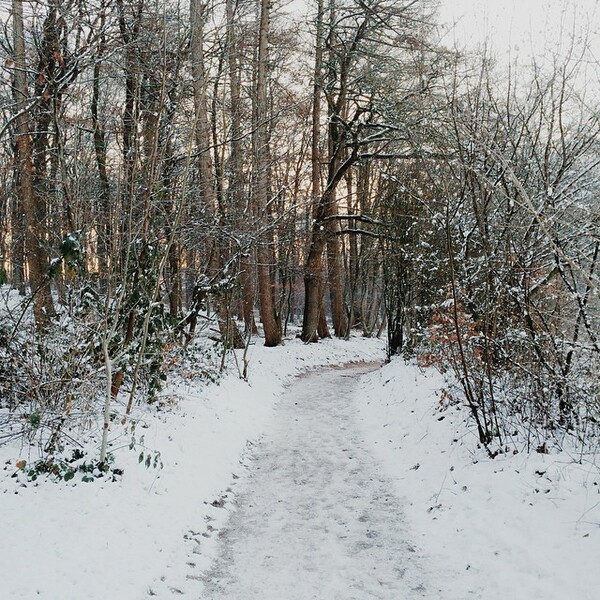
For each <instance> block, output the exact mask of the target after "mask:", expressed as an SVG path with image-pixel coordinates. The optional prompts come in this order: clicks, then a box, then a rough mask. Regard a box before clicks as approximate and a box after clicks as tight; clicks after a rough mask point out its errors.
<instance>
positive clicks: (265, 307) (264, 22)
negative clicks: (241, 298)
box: [254, 0, 282, 346]
mask: <svg viewBox="0 0 600 600" xmlns="http://www.w3.org/2000/svg"><path fill="white" fill-rule="evenodd" d="M269 2H270V0H261V3H260V22H259V29H258V56H257V66H256V89H255V93H254V102H255V106H254V114H255V119H256V123H255V128H254V131H255V156H254V166H255V169H254V173H255V182H254V202H255V207H256V216H257V218H258V219H259V222H260V221H264V220H265V219H267V218H268V207H267V203H268V195H269V160H268V158H269V129H268V123H267V117H268V114H267V108H268V104H267V68H268V65H267V61H268V50H269V17H270V4H269ZM259 238H262V239H258V240H257V241H258V248H257V250H256V258H257V262H258V264H257V274H258V297H259V304H260V318H261V321H262V324H263V328H264V332H265V346H277V345H279V344H280V343H281V338H282V335H281V324H280V322H279V316H278V315H277V312H276V309H275V306H276V303H275V284H274V282H273V279H272V276H271V264H272V261H273V249H272V245H271V244H270V243H269V242H270V241H271V240H272V235H268V234H267V233H263V234H262V235H260V234H259Z"/></svg>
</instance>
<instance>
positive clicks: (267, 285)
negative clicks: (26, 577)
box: [0, 0, 600, 467]
mask: <svg viewBox="0 0 600 600" xmlns="http://www.w3.org/2000/svg"><path fill="white" fill-rule="evenodd" d="M436 8H437V7H436V2H435V1H434V0H310V1H309V2H307V3H306V4H302V6H301V7H300V8H298V6H297V5H296V4H293V5H287V6H286V5H285V3H283V2H273V1H270V0H212V1H211V0H185V1H183V2H182V1H180V0H85V1H84V0H43V1H39V2H26V1H23V0H11V1H10V2H6V3H3V5H2V12H1V13H0V18H1V19H2V25H3V27H2V31H1V33H0V52H1V53H2V67H1V70H0V110H1V114H0V121H1V127H0V152H1V158H0V165H1V167H0V178H1V181H0V444H2V443H4V442H7V441H9V440H14V439H17V438H23V439H26V440H28V441H29V442H32V443H35V444H37V445H38V446H39V448H40V450H41V452H42V454H43V456H44V457H46V458H45V462H44V463H43V464H44V465H46V467H48V465H52V464H53V463H52V460H51V457H52V456H53V454H54V453H56V452H59V451H62V450H63V449H64V447H65V446H66V447H68V446H69V444H70V442H71V440H72V438H73V437H74V436H76V435H79V434H78V433H76V432H79V431H81V430H85V429H86V428H88V429H89V428H91V427H92V426H94V427H95V426H98V424H99V427H98V430H99V431H100V432H101V438H102V441H101V442H100V443H99V447H100V452H99V455H98V457H97V458H98V464H99V465H100V466H101V467H102V466H103V465H105V464H106V463H107V460H108V459H107V454H108V452H109V451H108V449H107V439H108V438H107V436H108V433H109V430H110V428H111V427H112V426H113V424H116V423H118V422H122V423H126V422H127V419H128V416H129V415H130V414H131V412H132V410H133V409H134V407H135V406H137V405H140V404H146V403H153V402H154V400H155V398H156V394H157V392H158V390H160V389H161V386H162V385H163V384H164V382H165V380H167V379H168V378H169V377H170V376H171V374H172V373H173V372H174V371H177V370H179V372H181V371H190V372H193V373H194V374H195V376H196V377H204V378H206V379H207V380H213V379H216V378H218V377H219V371H220V370H221V369H222V368H223V367H224V365H225V362H226V357H227V356H228V354H229V353H231V352H234V351H235V350H238V351H241V352H240V354H239V355H240V356H242V362H243V364H241V366H240V375H241V376H242V377H245V375H246V371H247V369H248V364H247V361H246V354H245V352H244V349H247V348H248V346H249V345H250V344H264V345H265V346H268V347H273V350H272V351H273V352H278V349H277V347H278V346H280V345H281V344H282V343H283V341H284V339H285V337H286V336H296V335H297V336H299V337H300V338H301V339H302V340H303V341H304V342H306V343H307V344H309V343H318V342H319V340H322V339H324V338H328V337H330V336H334V337H338V338H349V337H350V336H356V335H358V336H364V337H374V336H387V352H388V358H390V359H391V358H392V357H394V356H396V355H397V356H403V357H405V358H407V359H411V360H415V361H417V363H418V364H419V365H420V366H421V367H423V368H426V367H436V368H437V369H439V370H441V371H442V372H445V373H448V374H450V375H451V376H452V377H453V379H454V381H455V385H454V386H453V387H452V389H449V390H448V391H447V393H446V396H445V398H444V399H443V401H444V402H447V403H450V404H454V403H456V404H460V405H463V406H464V407H465V409H466V410H467V411H468V413H469V414H470V417H471V419H472V422H473V425H474V427H475V428H476V431H477V436H478V438H479V441H480V443H481V445H482V447H484V448H487V451H488V452H489V454H490V455H496V454H498V453H502V452H505V451H506V450H507V448H508V446H509V441H510V440H515V439H516V440H518V443H519V445H520V446H519V447H523V448H525V449H526V450H527V451H536V450H537V451H538V452H540V453H544V452H547V451H548V448H547V447H546V446H545V444H541V445H540V444H537V443H536V442H535V441H534V440H537V439H538V438H537V436H536V435H534V433H535V432H537V431H544V432H545V434H546V435H548V436H550V437H551V438H552V439H553V440H554V441H555V442H556V443H557V444H558V445H560V444H562V443H563V442H564V440H566V439H568V440H572V441H574V442H575V444H576V445H578V446H580V447H582V448H595V447H596V446H597V443H598V425H599V420H600V396H599V393H600V389H599V388H600V377H599V366H600V361H599V358H600V356H599V351H600V339H599V335H600V332H599V330H598V325H599V321H600V314H599V309H600V301H599V295H598V293H599V287H598V286H599V278H598V265H597V263H598V259H599V252H600V202H599V197H600V194H599V191H600V145H599V141H600V140H599V135H600V120H599V112H598V108H597V106H598V105H597V97H598V95H597V92H598V89H597V88H598V81H599V78H598V75H599V73H600V70H599V68H598V67H599V65H598V61H597V59H595V58H594V54H593V52H591V51H590V47H589V44H588V32H585V31H581V30H580V29H569V27H568V26H565V29H564V30H563V32H562V38H561V41H560V43H558V45H557V47H556V48H557V49H556V51H555V52H552V53H548V54H547V55H546V56H544V57H543V58H540V59H532V60H529V61H523V62H522V63H518V62H517V61H516V60H515V61H513V62H511V64H509V65H508V66H507V65H504V64H501V63H500V62H499V61H498V60H497V59H496V57H494V55H493V52H492V51H490V50H489V48H488V47H486V46H485V45H484V46H482V47H481V48H479V49H478V51H477V52H473V53H468V52H461V51H458V50H456V49H455V48H453V47H452V44H451V43H450V40H449V38H448V37H447V36H445V35H444V32H443V31H442V30H441V29H440V27H439V26H438V24H437V21H436ZM512 444H513V442H510V445H511V447H512ZM48 457H50V458H48Z"/></svg>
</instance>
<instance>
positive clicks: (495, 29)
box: [440, 0, 600, 60]
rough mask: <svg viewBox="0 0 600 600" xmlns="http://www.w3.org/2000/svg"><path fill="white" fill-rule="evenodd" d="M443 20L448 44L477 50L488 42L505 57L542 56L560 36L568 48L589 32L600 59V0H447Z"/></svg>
mask: <svg viewBox="0 0 600 600" xmlns="http://www.w3.org/2000/svg"><path fill="white" fill-rule="evenodd" d="M440 20H441V22H442V23H445V25H446V26H447V28H448V29H447V33H446V38H445V43H446V44H447V45H448V46H454V45H455V44H456V45H457V46H458V47H467V48H469V47H470V48H473V47H474V46H476V45H477V44H481V43H482V42H483V41H486V40H487V41H488V43H489V44H490V45H491V47H492V49H493V50H494V52H495V54H496V55H497V58H499V59H500V60H503V59H508V58H510V57H512V58H514V57H515V55H516V54H518V55H521V56H523V55H527V56H530V55H532V54H533V55H537V56H542V55H544V54H547V53H548V51H549V50H551V49H552V48H554V47H556V46H557V43H558V42H559V41H560V40H562V42H561V43H562V46H563V48H566V47H567V46H568V45H569V44H568V43H567V40H569V39H570V37H571V36H573V37H574V38H575V39H576V40H578V41H581V38H582V36H583V35H585V34H586V33H587V34H588V35H589V37H590V40H591V44H592V51H593V52H594V53H595V56H596V58H600V51H597V49H600V44H599V43H598V35H599V30H600V25H599V24H600V6H599V2H598V0H441V6H440ZM453 24H454V27H453V28H452V25H453ZM561 29H562V32H563V34H562V35H561Z"/></svg>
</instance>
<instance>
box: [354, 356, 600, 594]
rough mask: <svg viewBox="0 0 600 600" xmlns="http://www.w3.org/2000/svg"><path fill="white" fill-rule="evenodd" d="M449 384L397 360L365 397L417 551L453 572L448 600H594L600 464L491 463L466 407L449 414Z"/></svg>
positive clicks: (363, 404)
mask: <svg viewBox="0 0 600 600" xmlns="http://www.w3.org/2000/svg"><path fill="white" fill-rule="evenodd" d="M444 388H446V383H445V381H444V379H443V377H442V376H441V375H439V374H438V373H436V372H434V371H431V370H430V371H428V372H427V373H425V372H422V371H421V370H419V369H418V368H417V367H416V366H415V365H412V364H405V363H404V362H403V361H402V360H396V361H393V362H392V363H391V364H389V365H386V366H385V367H384V368H383V369H382V370H380V371H378V372H377V373H374V374H372V375H370V376H368V377H367V378H366V379H365V380H364V381H363V384H362V390H361V391H359V392H358V393H357V396H356V401H357V403H358V407H359V410H360V415H361V419H362V425H363V430H364V432H365V435H366V436H367V439H368V440H369V442H370V445H371V447H372V448H373V449H374V450H375V453H376V455H377V456H378V458H379V460H381V462H382V464H383V465H384V466H385V468H386V471H387V473H388V475H389V476H390V477H391V478H393V480H394V482H395V486H396V490H397V493H398V494H400V495H401V496H402V497H403V498H404V499H405V511H406V515H407V520H408V522H409V523H410V525H411V527H412V529H413V532H414V533H415V535H416V538H415V545H416V547H418V548H419V550H420V552H422V553H423V554H424V555H425V556H427V557H428V558H429V560H430V561H432V562H433V563H434V564H437V565H440V566H442V565H443V567H444V568H443V570H442V569H440V572H439V573H438V576H439V579H438V581H437V584H438V586H439V587H440V588H442V589H444V590H445V591H444V594H443V596H441V597H443V598H444V599H445V600H464V599H466V598H484V597H485V598H486V600H496V599H497V600H501V599H502V600H506V599H508V598H510V599H511V600H531V599H534V598H544V599H545V600H553V599H556V600H559V599H561V600H562V599H564V598H577V599H578V600H592V599H595V598H597V597H598V589H600V570H598V568H597V560H598V557H599V556H600V488H599V484H600V468H599V467H598V465H597V464H596V463H594V461H593V460H592V459H591V458H590V457H586V456H580V455H571V454H570V453H568V452H566V451H563V452H560V453H556V452H555V453H553V454H538V453H535V452H534V453H532V454H529V455H527V454H524V453H520V452H518V453H516V454H514V453H508V454H503V455H500V456H498V457H496V458H495V459H490V458H489V457H488V456H487V454H486V453H485V452H484V451H483V450H482V449H481V448H479V447H478V444H477V439H476V436H475V434H474V432H473V428H469V427H467V424H466V423H465V418H466V410H465V409H464V408H461V409H460V410H458V407H457V406H449V407H446V408H445V409H444V410H441V407H442V405H444V406H445V404H446V401H445V399H444V398H442V395H441V393H442V390H443V389H444ZM374 389H375V390H378V392H377V393H376V394H373V393H372V390H374ZM579 461H581V463H580V462H579ZM433 597H435V596H433Z"/></svg>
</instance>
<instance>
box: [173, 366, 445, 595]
mask: <svg viewBox="0 0 600 600" xmlns="http://www.w3.org/2000/svg"><path fill="white" fill-rule="evenodd" d="M367 368H369V367H367ZM373 368H374V367H373V366H370V369H371V370H372V369H373ZM364 370H365V367H358V368H357V367H354V368H352V369H346V370H333V371H325V372H320V373H317V374H311V375H309V376H307V377H305V378H303V379H302V382H301V384H299V385H296V386H294V387H293V389H292V390H291V391H290V393H289V394H286V396H285V397H284V398H283V400H282V401H281V403H280V404H279V406H278V410H277V417H276V419H274V421H273V423H272V426H271V428H270V431H269V433H268V434H266V435H265V436H264V438H263V439H262V440H261V442H260V444H259V445H258V446H257V448H256V449H255V450H254V452H253V455H252V461H250V464H249V475H248V476H247V477H245V478H244V479H243V480H240V481H241V483H239V489H238V488H237V486H235V488H234V491H235V493H236V497H237V499H236V502H235V504H234V508H233V515H232V517H231V519H230V521H229V523H228V524H227V526H226V528H225V529H223V530H222V531H220V532H219V536H220V537H221V540H222V544H221V546H222V548H221V551H220V557H219V560H218V561H217V562H216V564H215V565H214V567H213V569H212V570H210V571H209V572H208V573H206V574H205V575H204V576H203V577H201V578H200V581H201V582H203V583H204V584H205V587H204V588H203V589H202V594H201V597H202V598H212V599H214V600H237V599H239V598H244V599H245V600H253V599H261V600H280V599H283V598H285V600H310V599H316V600H320V599H322V598H327V599H332V600H334V599H339V600H360V599H363V598H380V599H382V600H397V599H398V598H422V597H425V596H426V592H427V589H426V586H425V580H426V577H427V572H426V569H424V568H423V565H422V562H421V560H420V557H419V556H418V555H417V554H416V551H415V548H414V547H413V546H412V544H411V540H410V536H409V535H408V533H407V526H406V523H405V518H404V513H403V503H402V502H401V500H400V498H399V497H398V496H397V495H396V494H395V493H394V489H393V484H392V481H391V480H390V478H389V477H386V476H385V475H384V474H383V473H382V472H381V467H380V465H379V463H378V461H377V460H376V458H375V457H374V456H373V454H372V452H370V451H369V450H368V449H367V448H365V445H364V441H363V437H364V436H362V434H361V431H360V428H359V426H358V423H357V422H356V419H355V410H354V405H353V403H352V402H351V401H349V399H350V398H351V397H352V391H353V390H354V388H355V387H356V385H357V375H358V373H360V372H361V371H364ZM235 506H237V510H235ZM225 508H226V509H227V508H229V507H228V506H226V507H225ZM213 533H214V532H213ZM201 545H202V542H200V546H201ZM197 589H198V588H197V585H196V590H197ZM183 591H186V590H185V588H183ZM190 591H192V590H190ZM435 592H436V595H437V594H439V592H440V590H435ZM196 593H197V592H196Z"/></svg>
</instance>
